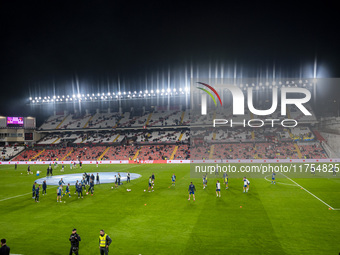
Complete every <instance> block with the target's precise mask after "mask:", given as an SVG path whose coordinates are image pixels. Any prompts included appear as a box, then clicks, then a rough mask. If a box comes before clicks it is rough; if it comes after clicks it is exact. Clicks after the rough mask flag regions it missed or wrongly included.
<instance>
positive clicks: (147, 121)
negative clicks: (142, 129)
mask: <svg viewBox="0 0 340 255" xmlns="http://www.w3.org/2000/svg"><path fill="white" fill-rule="evenodd" d="M151 117H152V113H150V114H149V116H148V119H147V120H146V122H145V126H147V125H149V122H150V120H151Z"/></svg>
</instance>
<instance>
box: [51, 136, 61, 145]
mask: <svg viewBox="0 0 340 255" xmlns="http://www.w3.org/2000/svg"><path fill="white" fill-rule="evenodd" d="M60 139H61V137H59V138H57V139H56V140H55V141H54V142H53V143H52V144H55V143H56V142H58V141H59V140H60Z"/></svg>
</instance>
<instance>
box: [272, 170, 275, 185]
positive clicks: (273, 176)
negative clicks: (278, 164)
mask: <svg viewBox="0 0 340 255" xmlns="http://www.w3.org/2000/svg"><path fill="white" fill-rule="evenodd" d="M275 176H276V173H275V172H273V173H272V184H275V183H276V181H275Z"/></svg>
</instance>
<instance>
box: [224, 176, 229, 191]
mask: <svg viewBox="0 0 340 255" xmlns="http://www.w3.org/2000/svg"><path fill="white" fill-rule="evenodd" d="M228 183H229V178H228V175H227V174H225V175H224V184H225V189H228V188H229V184H228Z"/></svg>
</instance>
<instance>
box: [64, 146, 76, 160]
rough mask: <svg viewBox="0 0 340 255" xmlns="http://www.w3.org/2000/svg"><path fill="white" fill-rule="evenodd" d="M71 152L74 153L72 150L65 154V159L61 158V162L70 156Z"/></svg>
mask: <svg viewBox="0 0 340 255" xmlns="http://www.w3.org/2000/svg"><path fill="white" fill-rule="evenodd" d="M73 152H74V149H72V150H71V151H70V152H69V153H67V154H66V155H65V157H63V158H62V159H61V161H63V160H65V159H66V158H67V157H68V156H70V155H71V154H72V153H73Z"/></svg>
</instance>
